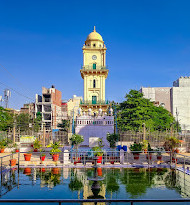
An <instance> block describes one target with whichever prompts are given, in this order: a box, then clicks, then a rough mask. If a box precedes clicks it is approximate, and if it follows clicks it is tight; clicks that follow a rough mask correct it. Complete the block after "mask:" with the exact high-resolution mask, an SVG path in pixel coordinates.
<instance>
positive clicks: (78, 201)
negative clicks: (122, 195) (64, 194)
mask: <svg viewBox="0 0 190 205" xmlns="http://www.w3.org/2000/svg"><path fill="white" fill-rule="evenodd" d="M90 202H91V203H94V204H97V203H99V202H102V203H105V204H111V203H130V204H131V205H134V204H136V203H137V204H138V203H143V202H146V203H156V202H159V203H164V202H167V203H173V202H177V203H183V202H186V203H190V199H0V203H54V204H55V203H57V204H59V205H61V204H64V203H80V204H81V203H87V204H88V203H90Z"/></svg>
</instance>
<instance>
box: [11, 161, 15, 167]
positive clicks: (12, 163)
mask: <svg viewBox="0 0 190 205" xmlns="http://www.w3.org/2000/svg"><path fill="white" fill-rule="evenodd" d="M10 165H11V167H14V166H15V165H16V159H11V160H10Z"/></svg>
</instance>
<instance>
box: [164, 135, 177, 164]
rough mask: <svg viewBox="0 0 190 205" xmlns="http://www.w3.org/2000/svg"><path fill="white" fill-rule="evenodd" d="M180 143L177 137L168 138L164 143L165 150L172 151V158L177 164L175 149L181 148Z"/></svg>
mask: <svg viewBox="0 0 190 205" xmlns="http://www.w3.org/2000/svg"><path fill="white" fill-rule="evenodd" d="M179 145H180V141H179V139H177V138H176V137H173V136H171V137H168V138H167V140H166V141H165V143H164V148H165V150H166V151H170V158H172V162H177V159H176V158H175V148H177V147H179Z"/></svg>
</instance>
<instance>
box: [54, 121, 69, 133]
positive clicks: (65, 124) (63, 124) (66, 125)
mask: <svg viewBox="0 0 190 205" xmlns="http://www.w3.org/2000/svg"><path fill="white" fill-rule="evenodd" d="M69 126H70V121H69V120H62V122H61V123H59V124H58V125H57V127H60V128H61V130H62V131H66V132H68V129H69Z"/></svg>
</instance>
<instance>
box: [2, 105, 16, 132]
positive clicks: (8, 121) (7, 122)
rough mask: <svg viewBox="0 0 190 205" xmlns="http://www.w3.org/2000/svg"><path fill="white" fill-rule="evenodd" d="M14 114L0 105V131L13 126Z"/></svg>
mask: <svg viewBox="0 0 190 205" xmlns="http://www.w3.org/2000/svg"><path fill="white" fill-rule="evenodd" d="M13 122H14V115H13V113H11V112H10V111H9V110H7V109H4V108H3V107H1V106H0V131H7V130H8V128H9V127H11V128H12V127H13Z"/></svg>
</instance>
